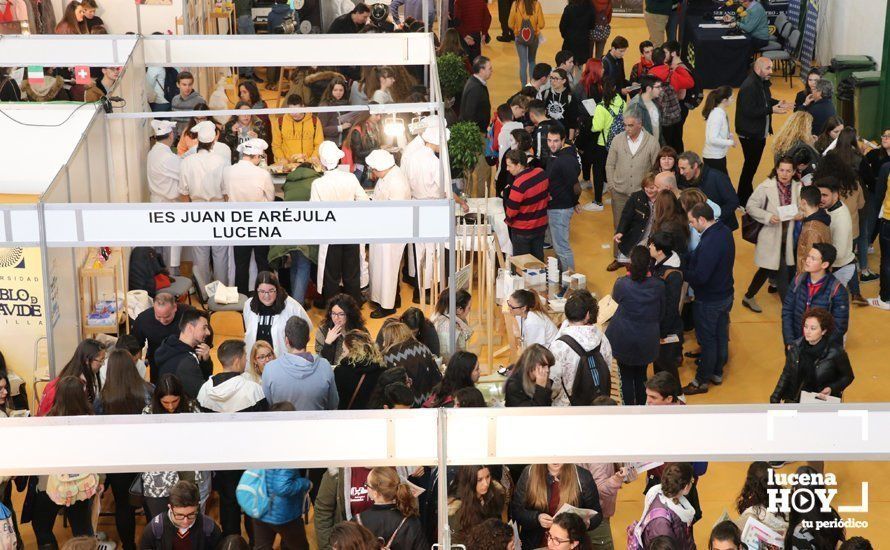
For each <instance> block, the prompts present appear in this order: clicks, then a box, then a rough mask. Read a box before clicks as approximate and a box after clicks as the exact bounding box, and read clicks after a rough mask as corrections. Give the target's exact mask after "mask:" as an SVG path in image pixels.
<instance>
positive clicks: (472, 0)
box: [453, 0, 491, 36]
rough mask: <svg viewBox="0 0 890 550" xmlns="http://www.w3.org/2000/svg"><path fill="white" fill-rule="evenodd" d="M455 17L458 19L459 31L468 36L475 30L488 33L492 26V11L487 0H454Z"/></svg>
mask: <svg viewBox="0 0 890 550" xmlns="http://www.w3.org/2000/svg"><path fill="white" fill-rule="evenodd" d="M453 18H454V19H457V21H458V25H457V32H459V33H460V35H461V36H467V35H468V34H473V33H475V32H478V33H481V34H488V28H489V27H490V26H491V13H489V11H488V4H487V3H486V2H485V0H454V15H453Z"/></svg>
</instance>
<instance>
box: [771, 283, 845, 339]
mask: <svg viewBox="0 0 890 550" xmlns="http://www.w3.org/2000/svg"><path fill="white" fill-rule="evenodd" d="M809 282H810V275H809V274H807V273H803V274H800V275H797V276H796V277H795V278H794V280H793V281H792V282H791V286H790V287H789V288H788V293H787V294H786V295H785V303H784V304H783V305H782V339H783V340H784V341H785V345H786V346H787V345H789V344H791V343H792V342H794V341H795V340H797V339H798V338H800V337H802V336H803V316H804V314H805V313H806V312H807V311H808V310H810V309H813V308H814V307H821V308H823V309H826V310H828V312H829V313H831V316H832V317H834V324H835V330H834V334H833V335H832V340H834V341H840V342H843V338H844V334H846V333H847V326H848V325H849V323H850V301H849V297H848V295H847V289H845V288H844V287H843V285H841V283H840V281H838V280H837V279H835V277H834V275H832V274H831V273H828V274H827V275H825V283H823V284H822V286H821V287H819V290H818V291H816V293H815V294H813V297H812V298H810V293H809V290H808V288H807V287H808V285H809Z"/></svg>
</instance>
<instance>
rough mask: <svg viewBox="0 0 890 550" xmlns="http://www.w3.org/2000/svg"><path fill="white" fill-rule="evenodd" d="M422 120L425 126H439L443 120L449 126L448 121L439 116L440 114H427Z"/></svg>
mask: <svg viewBox="0 0 890 550" xmlns="http://www.w3.org/2000/svg"><path fill="white" fill-rule="evenodd" d="M420 122H421V124H423V126H424V127H425V128H433V127H435V128H438V127H439V125H440V124H441V123H442V122H444V123H445V126H446V127H447V126H448V121H446V120H445V119H444V118H439V117H438V116H435V115H429V116H425V117H423V120H421V121H420Z"/></svg>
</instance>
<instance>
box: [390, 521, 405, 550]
mask: <svg viewBox="0 0 890 550" xmlns="http://www.w3.org/2000/svg"><path fill="white" fill-rule="evenodd" d="M406 521H408V518H405V517H403V518H402V522H401V523H399V526H398V527H396V530H395V531H393V532H392V536H391V537H389V540H388V541H386V547H387V548H392V541H394V540H396V535H398V534H399V529H401V528H402V525H405V522H406Z"/></svg>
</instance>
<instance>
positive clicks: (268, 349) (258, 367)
mask: <svg viewBox="0 0 890 550" xmlns="http://www.w3.org/2000/svg"><path fill="white" fill-rule="evenodd" d="M274 359H275V350H274V349H272V344H270V343H269V342H266V341H264V340H259V341H257V342H256V343H255V344H254V345H253V348H251V350H250V362H249V363H248V365H247V368H245V369H244V374H242V375H241V376H243V377H244V378H247V379H248V380H250V381H251V382H256V383H257V384H262V383H263V370H264V369H265V368H266V365H268V364H269V362H270V361H272V360H274Z"/></svg>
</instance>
